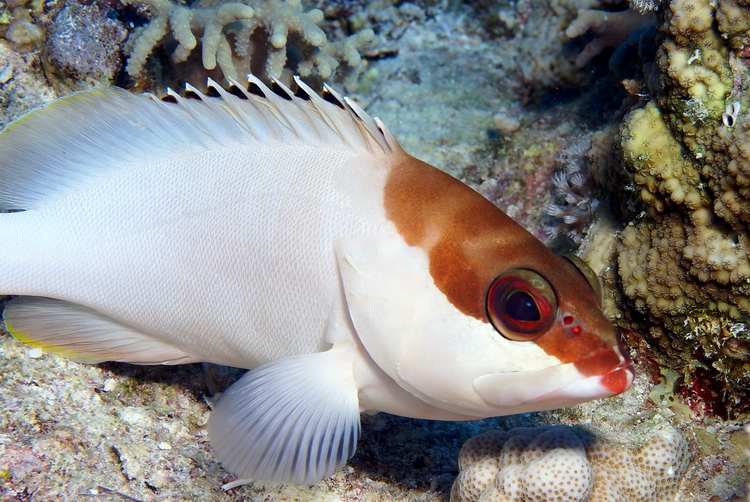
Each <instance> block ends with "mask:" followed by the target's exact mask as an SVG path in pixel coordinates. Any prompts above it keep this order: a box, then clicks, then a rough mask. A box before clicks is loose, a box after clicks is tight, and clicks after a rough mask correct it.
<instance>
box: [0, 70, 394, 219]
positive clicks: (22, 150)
mask: <svg viewBox="0 0 750 502" xmlns="http://www.w3.org/2000/svg"><path fill="white" fill-rule="evenodd" d="M295 81H296V83H297V86H298V87H299V89H298V90H297V91H296V92H292V91H291V90H289V89H288V88H286V87H284V86H283V85H282V84H280V83H278V82H277V83H275V84H274V89H270V88H269V87H268V86H266V85H265V84H263V83H262V82H261V81H260V80H259V79H258V78H256V77H255V76H253V75H248V83H247V86H242V85H241V84H239V83H237V82H236V81H231V82H230V89H229V90H226V89H224V88H222V87H221V86H219V85H218V84H216V82H214V81H212V80H210V79H209V81H208V84H207V89H208V90H207V91H206V92H205V93H203V92H200V91H199V90H198V89H196V88H194V87H192V86H190V85H187V86H186V89H185V93H184V94H183V95H180V94H178V93H175V92H174V91H172V90H169V89H168V90H167V95H166V96H165V98H164V99H162V100H160V99H158V98H157V97H156V96H153V95H151V94H141V95H135V94H132V93H130V92H128V91H126V90H124V89H119V88H109V89H90V90H87V91H82V92H78V93H75V94H73V95H71V96H67V97H65V98H61V99H58V100H56V101H53V102H51V103H48V104H47V105H45V106H44V107H42V108H40V109H37V110H34V111H32V112H30V113H28V114H26V115H24V116H22V117H21V118H19V119H18V120H16V121H15V122H13V123H11V124H10V125H9V126H8V127H6V129H5V130H3V131H2V133H0V209H2V210H9V209H31V208H33V207H35V205H37V204H38V202H39V201H40V200H42V199H44V198H46V197H47V196H49V195H51V194H53V193H55V192H56V191H57V190H60V189H62V188H65V187H68V186H71V185H72V184H74V183H76V182H77V181H79V180H81V179H83V178H85V177H87V176H91V175H93V174H95V173H96V172H100V171H101V170H102V169H113V168H118V167H126V166H128V165H130V163H131V162H132V161H134V160H138V159H142V158H143V156H157V155H162V156H163V155H165V154H170V153H176V152H179V151H182V152H184V151H185V150H186V149H189V148H222V147H227V146H229V145H231V144H238V143H239V144H243V145H247V144H251V143H252V142H257V143H262V144H273V143H275V144H278V143H283V144H289V145H295V144H297V145H300V144H305V145H311V146H314V145H321V146H324V147H326V148H329V149H331V148H333V149H349V150H352V151H355V152H361V151H368V152H370V153H373V154H388V153H390V152H392V151H394V150H399V147H398V145H397V144H396V142H395V141H394V140H393V137H392V136H391V135H390V134H388V133H387V132H386V131H384V130H383V128H382V125H381V124H380V123H379V122H376V121H374V120H373V119H371V118H370V117H369V116H368V115H367V114H366V113H365V112H364V111H363V110H362V109H361V108H359V107H358V106H356V105H354V104H353V103H352V102H351V101H349V100H348V99H346V98H343V97H341V96H339V95H338V94H336V93H335V91H332V89H330V88H326V92H328V93H331V94H333V95H334V96H335V97H336V100H337V101H338V104H332V103H329V102H327V101H326V100H324V99H323V98H321V97H320V96H318V95H317V94H316V93H315V92H314V91H312V89H310V88H309V87H308V86H306V85H305V84H304V83H303V82H301V81H300V80H299V79H298V78H295ZM339 104H340V105H341V106H339ZM142 164H147V163H142Z"/></svg>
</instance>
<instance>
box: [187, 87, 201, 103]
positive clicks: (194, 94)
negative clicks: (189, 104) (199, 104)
mask: <svg viewBox="0 0 750 502" xmlns="http://www.w3.org/2000/svg"><path fill="white" fill-rule="evenodd" d="M185 97H186V98H187V99H195V100H198V101H203V99H202V98H201V96H200V94H198V93H197V92H195V91H194V90H193V89H185Z"/></svg>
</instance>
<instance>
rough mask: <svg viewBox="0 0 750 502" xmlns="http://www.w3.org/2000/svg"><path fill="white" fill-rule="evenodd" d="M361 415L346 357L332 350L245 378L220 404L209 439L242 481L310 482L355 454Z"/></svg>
mask: <svg viewBox="0 0 750 502" xmlns="http://www.w3.org/2000/svg"><path fill="white" fill-rule="evenodd" d="M359 413H360V411H359V400H358V397H357V386H356V383H355V381H354V375H353V369H352V358H351V355H350V352H349V350H348V349H347V348H342V347H334V348H332V349H331V350H328V351H326V352H319V353H315V354H306V355H299V356H291V357H287V358H284V359H279V360H276V361H272V362H270V363H267V364H264V365H262V366H259V367H257V368H255V369H253V370H251V371H249V372H248V373H246V374H245V375H243V376H242V378H240V379H239V380H238V381H237V382H235V383H234V384H233V385H232V386H231V387H229V389H228V390H227V391H226V392H224V394H223V395H222V396H221V398H220V399H219V402H218V404H217V405H216V408H215V409H214V410H213V412H212V413H211V418H210V420H209V422H208V436H209V439H210V441H211V446H212V447H213V449H214V451H215V452H216V456H217V458H218V459H219V461H220V462H221V463H222V464H223V465H224V467H226V468H227V469H228V470H229V471H230V472H232V473H234V474H235V475H237V476H238V477H240V478H241V479H246V480H256V481H257V480H263V481H286V482H293V483H314V482H317V481H319V480H321V479H322V478H324V477H325V476H328V475H330V474H332V473H333V472H334V471H335V470H336V469H339V468H341V467H343V465H344V464H345V463H346V461H347V460H348V459H349V457H351V456H352V455H353V454H354V451H355V450H356V447H357V440H358V439H359V433H360V422H359Z"/></svg>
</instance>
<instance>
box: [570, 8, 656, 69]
mask: <svg viewBox="0 0 750 502" xmlns="http://www.w3.org/2000/svg"><path fill="white" fill-rule="evenodd" d="M647 10H648V9H645V10H639V9H638V10H636V9H628V10H624V11H621V12H607V11H603V10H594V9H580V10H579V11H578V17H576V18H575V20H574V21H573V22H572V23H570V26H568V29H567V30H565V34H566V35H567V36H568V38H576V37H580V36H582V35H584V34H586V33H587V32H592V33H593V34H594V35H595V36H594V39H593V40H591V41H590V42H589V43H588V44H586V46H585V47H584V48H583V50H582V51H581V53H580V54H578V56H576V66H578V67H582V66H584V65H585V64H586V63H588V62H589V61H591V59H592V58H594V57H596V56H598V55H599V54H601V52H602V51H604V49H607V48H609V47H612V48H617V47H618V46H620V45H622V44H624V43H626V41H627V40H628V37H630V35H631V34H633V33H636V32H638V31H640V30H643V29H645V28H647V27H648V26H651V25H653V24H654V22H655V16H654V15H653V13H648V12H647Z"/></svg>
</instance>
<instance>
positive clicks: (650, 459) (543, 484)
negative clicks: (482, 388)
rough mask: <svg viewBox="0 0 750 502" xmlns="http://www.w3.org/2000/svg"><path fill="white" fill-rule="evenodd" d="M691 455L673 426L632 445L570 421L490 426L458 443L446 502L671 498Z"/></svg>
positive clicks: (611, 501)
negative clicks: (455, 470) (495, 428)
mask: <svg viewBox="0 0 750 502" xmlns="http://www.w3.org/2000/svg"><path fill="white" fill-rule="evenodd" d="M688 462H689V453H688V449H687V443H686V441H685V439H684V438H683V437H682V435H681V434H680V433H679V432H677V431H676V430H674V429H671V428H668V429H664V430H662V431H660V432H658V433H656V434H655V435H654V436H653V437H651V438H650V439H649V440H648V441H646V443H644V444H643V445H642V446H641V447H639V448H637V449H629V448H626V447H624V446H621V445H618V444H616V443H613V442H610V441H607V440H605V439H601V438H595V437H593V436H592V435H591V434H588V433H586V432H583V431H581V430H578V429H575V428H573V427H567V426H551V427H538V428H517V429H513V430H511V431H508V432H501V431H490V432H487V433H484V434H481V435H479V436H476V437H473V438H471V439H470V440H469V441H467V442H466V444H464V446H463V448H461V453H460V455H459V458H458V466H459V471H460V472H459V475H458V478H457V479H456V481H455V483H454V484H453V489H452V491H451V502H469V501H471V502H474V501H480V502H511V501H513V502H531V501H539V500H545V501H548V502H556V501H560V502H563V501H564V502H599V501H601V502H604V501H606V502H619V501H633V500H639V501H642V502H648V501H654V502H656V501H663V500H670V499H671V498H672V497H674V495H675V494H676V493H677V489H678V486H679V482H680V479H681V478H682V476H683V475H684V474H685V472H686V470H687V467H688Z"/></svg>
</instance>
